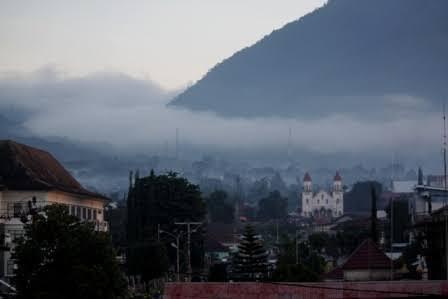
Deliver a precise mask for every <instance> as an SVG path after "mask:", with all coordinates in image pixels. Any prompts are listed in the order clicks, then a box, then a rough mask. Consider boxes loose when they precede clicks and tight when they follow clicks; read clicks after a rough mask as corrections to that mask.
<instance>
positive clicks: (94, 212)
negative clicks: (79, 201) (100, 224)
mask: <svg viewBox="0 0 448 299" xmlns="http://www.w3.org/2000/svg"><path fill="white" fill-rule="evenodd" d="M93 220H96V210H93Z"/></svg>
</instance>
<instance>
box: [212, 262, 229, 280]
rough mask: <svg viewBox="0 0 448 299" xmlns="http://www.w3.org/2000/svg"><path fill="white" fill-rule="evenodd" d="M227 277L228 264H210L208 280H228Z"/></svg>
mask: <svg viewBox="0 0 448 299" xmlns="http://www.w3.org/2000/svg"><path fill="white" fill-rule="evenodd" d="M227 280H228V278H227V264H226V263H221V264H214V265H212V266H210V273H209V274H208V281H213V282H226V281H227Z"/></svg>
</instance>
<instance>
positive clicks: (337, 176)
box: [334, 171, 342, 181]
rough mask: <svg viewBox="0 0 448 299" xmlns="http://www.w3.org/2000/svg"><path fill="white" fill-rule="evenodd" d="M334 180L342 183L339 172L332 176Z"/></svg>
mask: <svg viewBox="0 0 448 299" xmlns="http://www.w3.org/2000/svg"><path fill="white" fill-rule="evenodd" d="M334 180H335V181H342V177H341V175H340V174H339V171H336V175H335V176H334Z"/></svg>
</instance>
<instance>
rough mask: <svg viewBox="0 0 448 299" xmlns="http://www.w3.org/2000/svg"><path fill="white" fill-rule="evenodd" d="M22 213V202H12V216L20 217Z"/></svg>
mask: <svg viewBox="0 0 448 299" xmlns="http://www.w3.org/2000/svg"><path fill="white" fill-rule="evenodd" d="M21 214H22V203H20V202H16V203H14V217H20V215H21Z"/></svg>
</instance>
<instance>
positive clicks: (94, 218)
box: [0, 140, 108, 277]
mask: <svg viewBox="0 0 448 299" xmlns="http://www.w3.org/2000/svg"><path fill="white" fill-rule="evenodd" d="M107 203H108V199H107V198H106V197H105V196H103V195H100V194H97V193H94V192H91V191H88V190H86V189H84V188H83V187H82V186H81V184H80V183H79V182H77V181H76V180H75V179H74V178H73V176H72V175H71V174H70V173H69V172H68V171H67V170H66V169H65V168H64V167H63V166H62V165H61V164H60V163H59V162H58V161H57V160H56V159H55V158H54V157H53V156H52V155H51V154H50V153H48V152H46V151H43V150H40V149H37V148H33V147H30V146H27V145H24V144H20V143H17V142H14V141H10V140H2V141H0V235H1V236H2V241H3V244H2V245H3V246H2V251H0V277H7V276H11V275H12V274H13V267H14V261H13V260H11V250H13V249H14V240H15V239H16V238H18V237H20V236H22V235H23V232H24V231H23V228H24V221H25V220H26V219H27V218H29V214H30V211H31V210H32V209H33V210H39V209H42V208H43V207H44V206H46V205H49V204H62V205H65V206H67V208H68V211H69V213H70V214H71V215H75V216H77V217H79V218H80V219H81V220H84V221H90V222H92V223H94V224H95V228H96V229H97V230H99V231H106V230H107V222H106V221H104V207H105V205H106V204H107Z"/></svg>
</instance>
